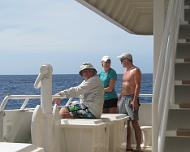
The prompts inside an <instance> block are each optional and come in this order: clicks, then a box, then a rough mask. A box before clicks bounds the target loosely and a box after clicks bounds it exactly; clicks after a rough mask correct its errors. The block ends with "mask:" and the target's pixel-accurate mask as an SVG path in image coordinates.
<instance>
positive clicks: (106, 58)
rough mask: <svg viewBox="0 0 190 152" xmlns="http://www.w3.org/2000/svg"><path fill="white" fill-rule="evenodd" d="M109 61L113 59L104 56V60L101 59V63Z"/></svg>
mask: <svg viewBox="0 0 190 152" xmlns="http://www.w3.org/2000/svg"><path fill="white" fill-rule="evenodd" d="M108 60H110V61H111V58H110V57H109V56H107V55H106V56H103V57H102V59H101V62H102V61H104V62H107V61H108Z"/></svg>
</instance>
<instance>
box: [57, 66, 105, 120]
mask: <svg viewBox="0 0 190 152" xmlns="http://www.w3.org/2000/svg"><path fill="white" fill-rule="evenodd" d="M79 74H80V75H81V76H82V77H83V79H84V81H83V82H82V83H81V84H80V85H78V86H76V87H71V88H69V89H66V90H63V91H60V92H58V93H57V94H56V95H60V96H62V97H64V98H71V97H79V98H80V103H72V102H71V104H69V105H68V106H65V107H63V108H62V109H61V110H60V112H59V113H60V115H61V116H62V117H63V118H70V117H74V118H85V119H94V118H100V116H101V114H102V109H103V101H104V90H103V87H102V85H101V82H100V80H99V77H98V76H97V71H96V69H95V68H94V67H93V66H92V64H90V63H84V64H82V65H81V67H80V71H79ZM54 101H55V103H58V102H59V101H60V100H59V99H55V100H54Z"/></svg>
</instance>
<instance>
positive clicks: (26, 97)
mask: <svg viewBox="0 0 190 152" xmlns="http://www.w3.org/2000/svg"><path fill="white" fill-rule="evenodd" d="M139 97H148V98H150V97H152V94H139ZM40 98H41V96H40V95H9V96H6V97H5V98H4V99H3V101H2V103H1V105H0V111H3V110H4V109H5V107H6V105H7V103H8V101H9V100H24V102H23V104H22V106H21V108H20V110H24V109H25V107H26V105H27V104H28V101H29V100H31V99H40ZM52 98H53V99H55V98H60V99H63V97H61V96H59V95H52Z"/></svg>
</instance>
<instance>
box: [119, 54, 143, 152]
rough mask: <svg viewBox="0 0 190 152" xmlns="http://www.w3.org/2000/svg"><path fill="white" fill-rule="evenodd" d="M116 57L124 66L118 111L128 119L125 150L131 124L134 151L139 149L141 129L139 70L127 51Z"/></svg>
mask: <svg viewBox="0 0 190 152" xmlns="http://www.w3.org/2000/svg"><path fill="white" fill-rule="evenodd" d="M118 58H119V59H120V61H121V64H122V65H123V67H124V68H126V70H125V72H124V74H123V82H122V88H121V94H120V97H119V99H120V107H119V112H120V113H124V114H127V115H128V116H129V117H130V120H129V121H128V123H127V147H126V148H127V150H128V151H131V150H132V147H131V127H130V124H132V126H133V128H134V131H135V138H136V143H137V145H136V151H138V152H139V151H141V147H140V144H141V129H140V126H139V123H138V120H139V117H138V111H139V106H140V103H139V92H140V84H141V71H140V69H139V68H138V67H136V66H135V65H134V64H133V58H132V55H131V54H129V53H122V54H121V55H120V56H118Z"/></svg>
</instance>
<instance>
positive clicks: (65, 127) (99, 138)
mask: <svg viewBox="0 0 190 152" xmlns="http://www.w3.org/2000/svg"><path fill="white" fill-rule="evenodd" d="M59 126H60V135H59V138H60V142H61V143H59V145H60V146H61V147H59V149H60V151H61V152H108V146H109V145H108V144H109V127H108V124H107V123H104V122H103V121H102V120H101V119H61V124H59Z"/></svg>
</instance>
